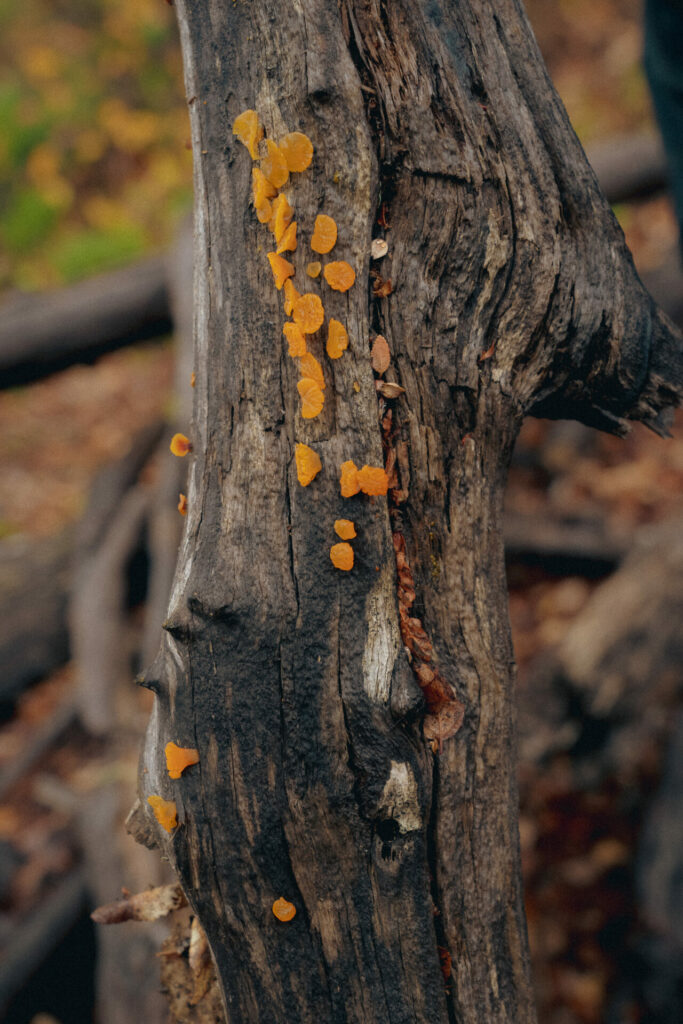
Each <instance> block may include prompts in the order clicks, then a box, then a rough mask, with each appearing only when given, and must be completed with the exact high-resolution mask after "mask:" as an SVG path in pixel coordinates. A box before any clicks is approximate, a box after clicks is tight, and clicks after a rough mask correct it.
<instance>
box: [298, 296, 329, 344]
mask: <svg viewBox="0 0 683 1024" xmlns="http://www.w3.org/2000/svg"><path fill="white" fill-rule="evenodd" d="M292 316H293V318H294V323H295V324H298V325H299V327H300V328H301V330H302V331H303V332H304V334H315V332H316V331H317V330H318V329H319V328H320V327H322V325H323V321H324V320H325V310H324V308H323V304H322V302H321V301H320V297H319V296H318V295H315V294H314V293H313V292H306V293H305V295H298V296H297V297H296V299H295V300H294V303H293V308H292Z"/></svg>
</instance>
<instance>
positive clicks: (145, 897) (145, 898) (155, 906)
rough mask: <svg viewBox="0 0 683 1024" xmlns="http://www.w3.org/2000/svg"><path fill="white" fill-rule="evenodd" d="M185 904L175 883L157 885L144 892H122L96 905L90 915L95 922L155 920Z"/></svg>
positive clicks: (113, 922)
mask: <svg viewBox="0 0 683 1024" xmlns="http://www.w3.org/2000/svg"><path fill="white" fill-rule="evenodd" d="M186 905H187V900H186V899H185V894H184V892H183V890H182V889H181V888H180V886H179V885H178V884H177V883H174V884H173V885H159V886H157V887H156V888H154V889H147V890H146V891H145V892H137V893H124V895H123V898H122V899H120V900H115V901H114V902H113V903H105V905H104V906H103V907H97V909H96V910H93V912H92V914H91V915H90V916H91V918H92V919H93V921H94V922H95V923H96V924H120V923H121V922H122V921H157V920H158V919H159V918H160V917H166V916H167V915H168V914H170V913H171V911H173V910H178V909H179V908H180V907H184V906H186Z"/></svg>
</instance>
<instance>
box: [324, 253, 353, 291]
mask: <svg viewBox="0 0 683 1024" xmlns="http://www.w3.org/2000/svg"><path fill="white" fill-rule="evenodd" d="M323 276H324V278H325V280H326V281H327V283H328V284H329V286H330V288H333V289H334V290H335V292H348V290H349V288H350V287H351V285H352V284H353V282H354V281H355V280H356V271H355V270H354V269H353V267H352V266H350V265H349V264H348V263H346V262H345V261H344V260H340V261H339V262H338V263H328V264H327V265H326V266H325V269H324V270H323Z"/></svg>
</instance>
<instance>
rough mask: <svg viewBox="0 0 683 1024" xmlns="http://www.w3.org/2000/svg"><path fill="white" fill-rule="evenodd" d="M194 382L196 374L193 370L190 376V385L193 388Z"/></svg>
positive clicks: (195, 381)
mask: <svg viewBox="0 0 683 1024" xmlns="http://www.w3.org/2000/svg"><path fill="white" fill-rule="evenodd" d="M196 383H197V374H196V373H195V372H194V370H193V371H192V376H191V377H190V387H191V388H193V387H194V386H195V384H196Z"/></svg>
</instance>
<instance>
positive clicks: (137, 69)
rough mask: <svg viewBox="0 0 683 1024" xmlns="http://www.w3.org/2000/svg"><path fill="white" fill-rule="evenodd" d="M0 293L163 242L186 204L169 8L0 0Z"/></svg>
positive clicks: (181, 102) (113, 1) (136, 2)
mask: <svg viewBox="0 0 683 1024" xmlns="http://www.w3.org/2000/svg"><path fill="white" fill-rule="evenodd" d="M0 27H1V29H2V31H1V32H0V124H2V133H1V134H0V223H1V224H2V227H1V228H0V241H2V247H3V249H4V251H3V252H1V253H0V288H2V287H8V286H10V287H11V286H19V287H24V288H39V287H46V286H54V285H58V284H60V283H62V282H67V281H73V280H76V279H77V278H79V277H82V276H87V275H89V274H92V273H95V272H97V271H99V270H104V269H107V268H110V267H113V266H118V265H121V264H123V263H126V262H129V261H130V260H131V259H133V258H134V257H136V256H139V255H140V254H142V253H143V252H144V251H145V250H147V249H150V248H160V247H162V246H164V245H166V244H167V243H168V242H169V240H170V238H171V237H172V234H173V231H174V228H175V225H176V222H177V219H178V217H179V216H180V215H182V214H183V213H184V212H185V211H187V210H188V208H189V204H190V197H191V157H190V154H189V152H188V151H187V149H186V146H185V142H186V140H187V139H188V138H189V125H188V118H187V107H186V104H185V99H184V95H183V79H182V67H181V60H180V52H179V46H178V39H177V30H176V24H175V14H174V11H173V8H172V7H170V6H169V5H167V4H165V3H163V2H162V0H22V3H21V4H14V3H10V2H9V0H0Z"/></svg>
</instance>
